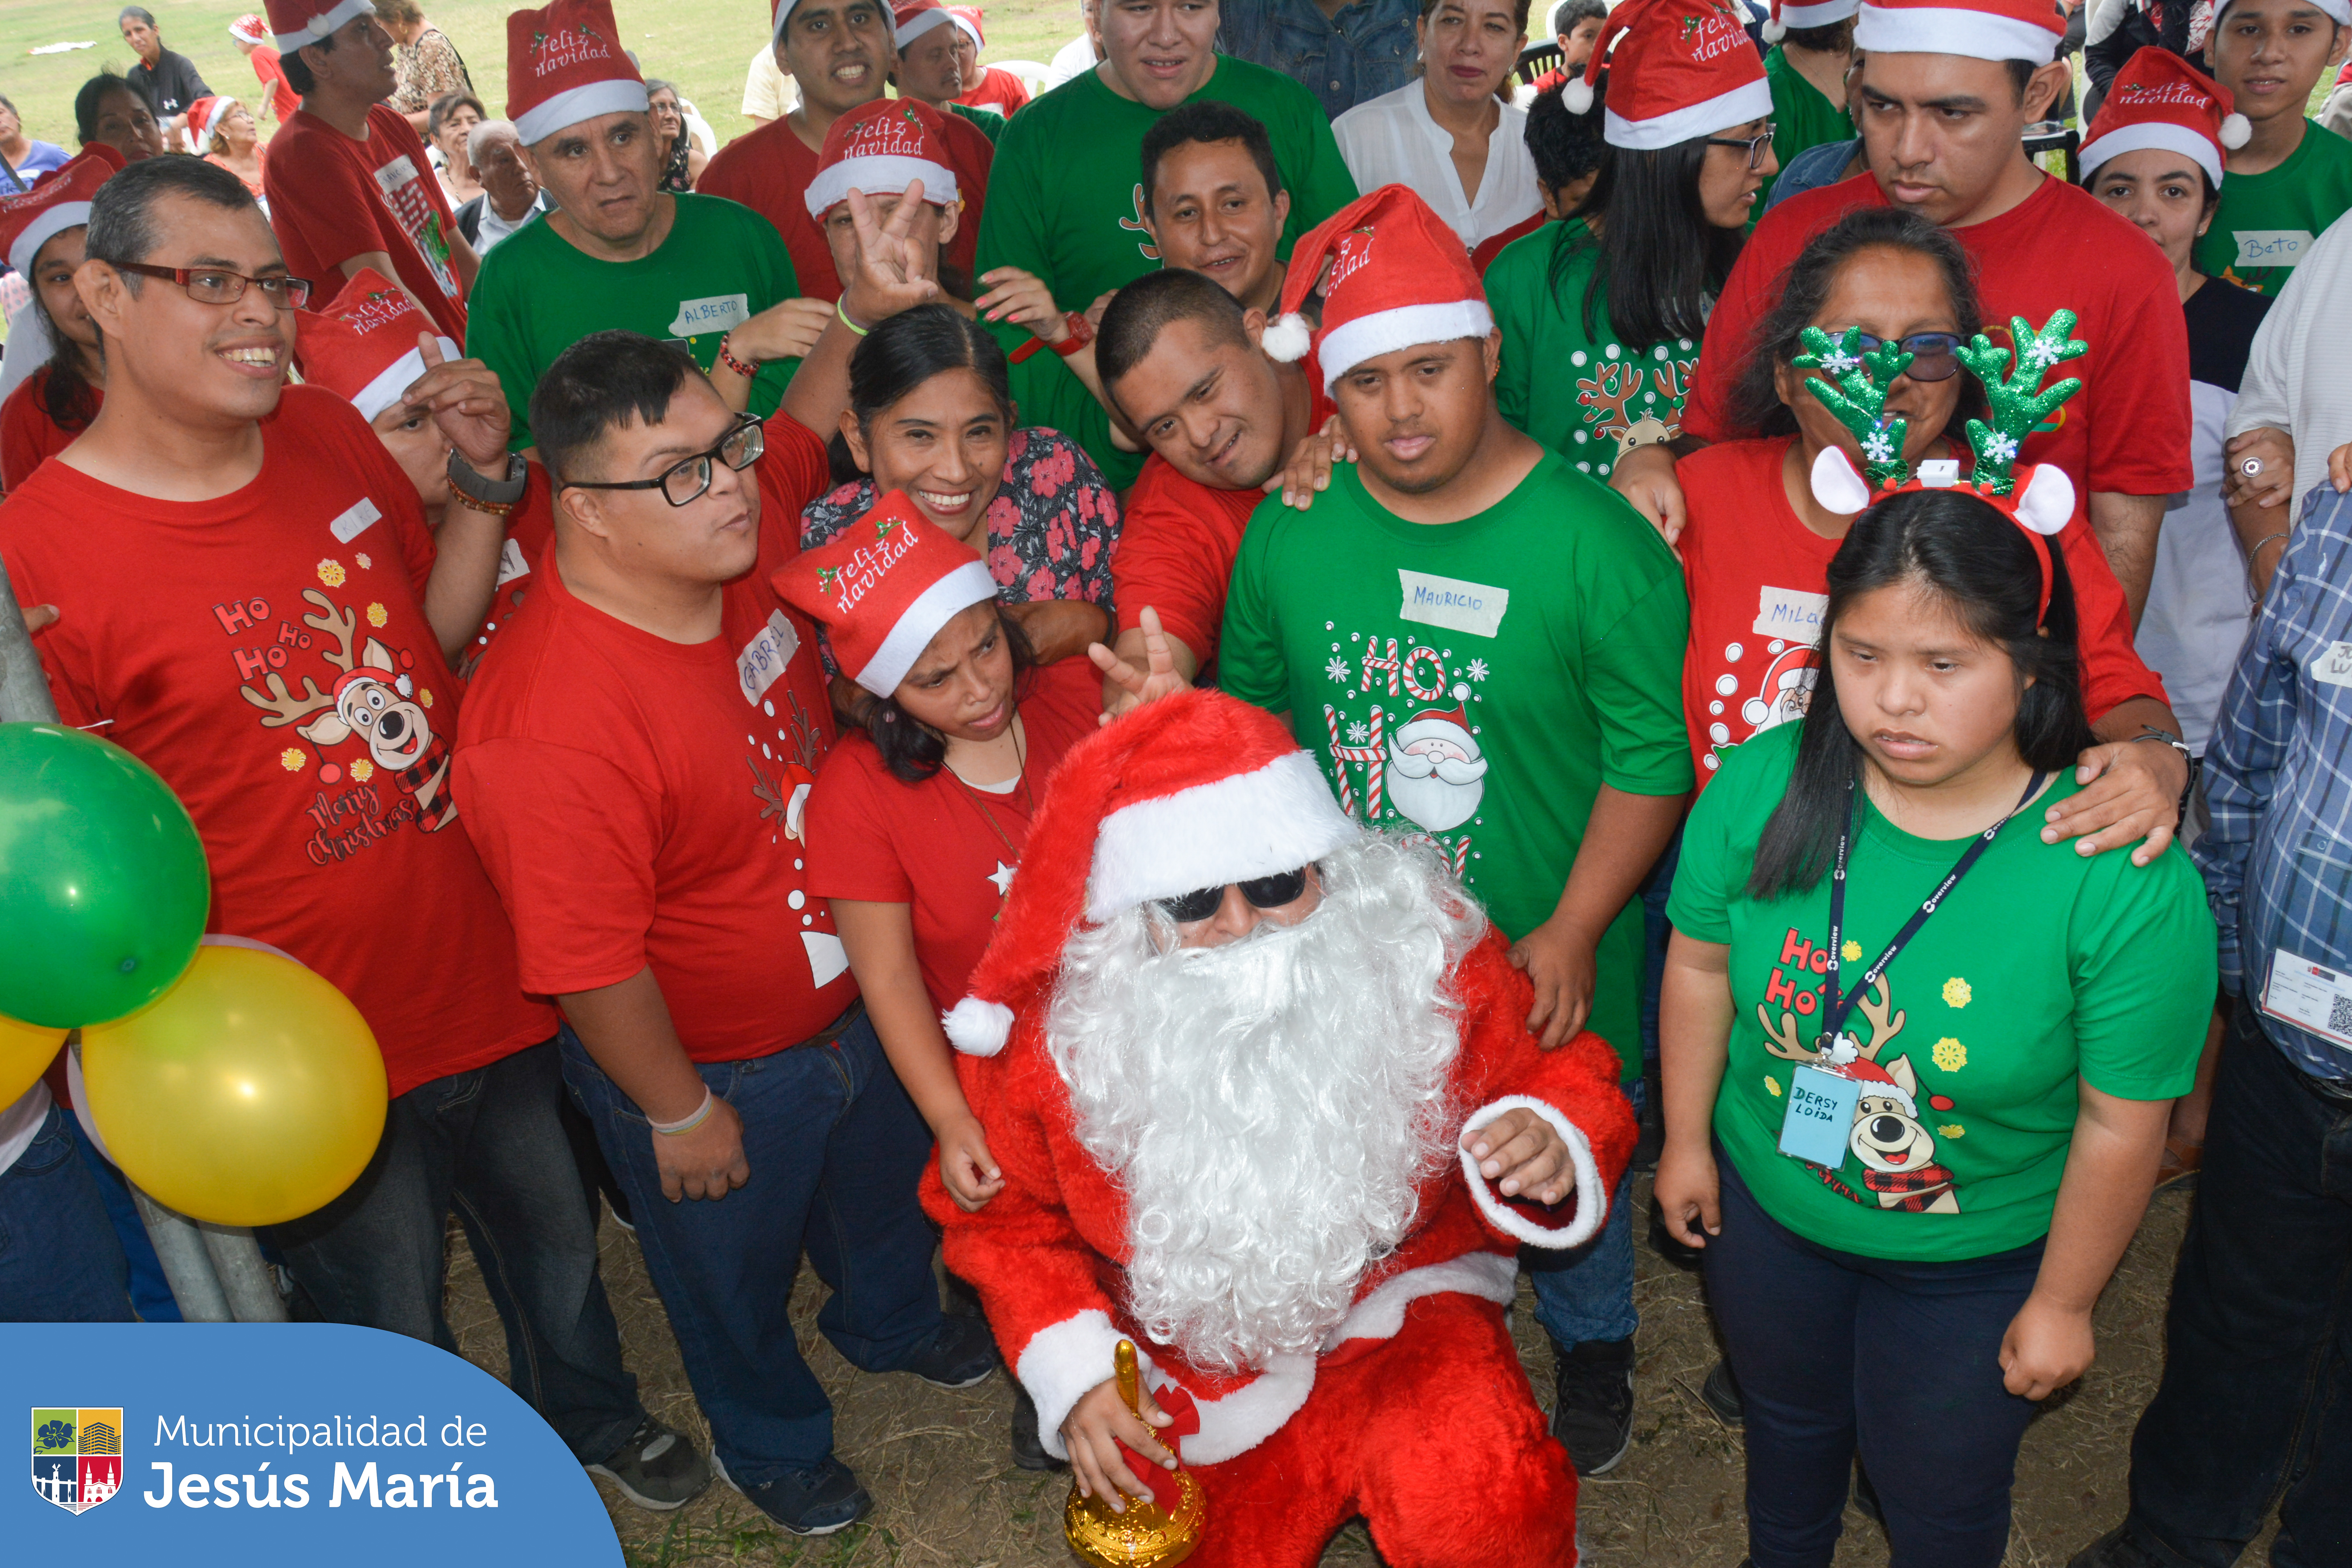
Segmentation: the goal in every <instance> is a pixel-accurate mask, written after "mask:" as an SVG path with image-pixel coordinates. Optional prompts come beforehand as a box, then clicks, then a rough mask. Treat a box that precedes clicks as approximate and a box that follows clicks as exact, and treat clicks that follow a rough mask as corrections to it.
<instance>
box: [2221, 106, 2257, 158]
mask: <svg viewBox="0 0 2352 1568" xmlns="http://www.w3.org/2000/svg"><path fill="white" fill-rule="evenodd" d="M2253 133H2254V127H2253V122H2252V121H2249V120H2248V119H2247V118H2246V117H2245V116H2244V115H2242V114H2239V113H2237V112H2235V111H2234V110H2233V111H2232V112H2231V113H2229V114H2225V115H2223V116H2222V117H2221V145H2222V146H2224V147H2226V148H2228V149H2229V150H2230V151H2231V152H2232V153H2234V152H2236V151H2237V150H2238V149H2239V148H2241V147H2242V146H2244V145H2245V144H2246V142H2247V140H2248V139H2249V138H2251V137H2252V135H2253Z"/></svg>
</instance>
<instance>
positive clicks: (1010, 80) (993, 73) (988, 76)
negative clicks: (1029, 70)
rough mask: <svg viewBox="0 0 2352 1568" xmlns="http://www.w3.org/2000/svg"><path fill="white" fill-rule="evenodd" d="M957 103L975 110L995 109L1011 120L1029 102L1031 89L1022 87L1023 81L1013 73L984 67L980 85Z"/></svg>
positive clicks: (992, 67)
mask: <svg viewBox="0 0 2352 1568" xmlns="http://www.w3.org/2000/svg"><path fill="white" fill-rule="evenodd" d="M956 101H957V102H958V103H961V104H966V105H969V106H970V107H971V108H973V109H993V110H997V111H998V112H999V113H1001V114H1003V116H1004V117H1005V118H1006V119H1008V120H1009V119H1011V118H1012V117H1013V111H1014V110H1017V109H1020V108H1021V107H1023V106H1024V105H1025V104H1026V103H1027V102H1028V101H1029V89H1027V88H1025V87H1024V86H1022V85H1021V79H1020V78H1019V77H1017V76H1014V75H1013V73H1012V72H1011V71H1009V70H1004V69H1003V68H999V67H996V66H982V68H981V72H980V85H979V86H978V87H975V88H973V89H971V91H970V92H967V93H965V94H964V95H963V96H962V97H961V98H959V99H957V100H956Z"/></svg>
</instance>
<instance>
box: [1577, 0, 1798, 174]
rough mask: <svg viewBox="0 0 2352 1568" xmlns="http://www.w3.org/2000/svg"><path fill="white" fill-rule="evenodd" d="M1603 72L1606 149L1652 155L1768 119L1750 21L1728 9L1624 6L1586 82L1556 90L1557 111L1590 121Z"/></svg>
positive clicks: (1767, 89) (1767, 90)
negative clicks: (1606, 77) (1606, 91)
mask: <svg viewBox="0 0 2352 1568" xmlns="http://www.w3.org/2000/svg"><path fill="white" fill-rule="evenodd" d="M1604 67H1605V68H1607V70H1608V72H1609V107H1608V109H1607V110H1606V111H1604V112H1603V114H1602V115H1601V140H1603V141H1605V142H1608V143H1609V144H1610V145H1611V146H1612V147H1623V148H1626V149H1627V150H1629V151H1632V152H1636V153H1654V152H1656V151H1657V150H1658V149H1659V148H1661V147H1672V146H1675V145H1677V144H1678V143H1680V142H1688V141H1690V140H1692V139H1693V138H1694V137H1699V136H1712V135H1714V134H1715V133H1716V132H1718V131H1725V130H1728V129H1729V128H1730V127H1732V126H1734V125H1745V124H1747V123H1748V121H1751V120H1769V119H1770V118H1771V114H1772V86H1771V83H1769V81H1767V80H1766V79H1765V78H1764V61H1763V60H1762V58H1759V56H1758V55H1757V53H1756V46H1755V45H1753V44H1751V43H1750V42H1748V26H1747V17H1746V16H1744V15H1743V14H1742V13H1740V12H1738V11H1737V10H1735V9H1733V8H1732V7H1731V5H1729V4H1727V0H1624V3H1623V4H1622V5H1619V6H1618V7H1617V9H1615V10H1614V11H1612V12H1611V13H1609V20H1608V21H1607V22H1606V23H1604V24H1602V26H1601V37H1599V38H1598V39H1597V40H1595V42H1594V44H1593V48H1592V58H1591V59H1590V60H1588V61H1587V62H1586V63H1585V67H1584V74H1583V75H1582V76H1580V77H1579V78H1577V79H1575V80H1573V81H1571V82H1570V83H1569V84H1568V86H1566V87H1565V88H1563V89H1560V95H1559V101H1560V106H1561V107H1562V108H1564V109H1566V110H1568V111H1569V112H1570V114H1585V113H1589V112H1590V111H1591V108H1592V101H1593V97H1594V93H1595V89H1598V88H1599V86H1600V84H1601V71H1602V69H1603V68H1604Z"/></svg>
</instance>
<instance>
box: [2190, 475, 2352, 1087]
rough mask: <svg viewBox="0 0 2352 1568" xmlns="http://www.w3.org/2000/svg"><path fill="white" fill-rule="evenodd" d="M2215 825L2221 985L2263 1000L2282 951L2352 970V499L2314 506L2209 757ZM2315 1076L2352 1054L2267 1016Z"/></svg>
mask: <svg viewBox="0 0 2352 1568" xmlns="http://www.w3.org/2000/svg"><path fill="white" fill-rule="evenodd" d="M2205 796H2206V803H2207V805H2209V806H2210V809H2211V811H2212V816H2213V826H2212V827H2211V828H2210V830H2209V831H2208V832H2207V833H2206V834H2205V836H2204V837H2201V838H2200V839H2199V840H2198V841H2197V844H2196V847H2195V848H2194V849H2192V850H2191V851H2190V853H2191V855H2192V856H2193V858H2195V860H2196V862H2197V865H2198V868H2199V869H2200V870H2202V871H2203V872H2204V873H2205V888H2206V892H2207V894H2208V895H2209V896H2210V898H2211V900H2212V903H2213V919H2214V922H2215V923H2216V924H2217V925H2219V926H2220V927H2221V985H2222V988H2223V989H2224V990H2227V991H2229V992H2230V993H2231V994H2234V995H2238V996H2242V997H2245V998H2247V999H2248V1000H2258V999H2259V998H2260V996H2261V994H2262V993H2263V988H2264V987H2265V985H2266V984H2268V982H2269V979H2270V965H2271V961H2272V958H2273V955H2274V954H2276V953H2277V952H2280V951H2282V950H2284V951H2285V952H2291V953H2294V955H2296V956H2297V957H2300V958H2305V959H2309V960H2310V961H2312V962H2313V963H2321V964H2326V965H2327V966H2328V967H2329V968H2332V969H2337V970H2352V496H2339V495H2337V494H2336V492H2335V490H2334V489H2331V488H2330V487H2329V486H2327V485H2326V484H2321V485H2319V486H2317V487H2315V489H2313V490H2312V491H2311V493H2310V495H2309V496H2307V497H2305V502H2304V513H2303V521H2301V522H2300V523H2298V524H2297V525H2296V527H2295V530H2294V537H2293V538H2292V539H2290V540H2289V541H2288V542H2287V547H2286V554H2285V556H2284V558H2283V559H2282V560H2281V561H2280V562H2279V566H2278V574H2277V575H2276V576H2275V577H2273V579H2272V580H2271V589H2270V597H2269V598H2268V599H2267V600H2266V601H2264V603H2263V609H2262V614H2261V616H2258V617H2257V618H2256V620H2255V622H2254V628H2253V632H2252V636H2250V637H2248V638H2247V639H2246V646H2245V647H2244V649H2243V650H2242V652H2241V653H2240V654H2239V656H2238V667H2237V668H2236V670H2235V671H2234V672H2232V673H2231V677H2230V689H2229V692H2228V695H2227V696H2225V697H2224V698H2223V699H2222V702H2221V722H2220V724H2219V725H2218V726H2217V728H2216V729H2215V731H2214V733H2213V740H2212V742H2211V743H2210V745H2209V746H2208V747H2207V748H2206V751H2205ZM2263 1031H2264V1032H2265V1033H2266V1034H2268V1035H2269V1036H2270V1037H2271V1038H2272V1039H2273V1040H2274V1041H2276V1042H2277V1043H2278V1045H2279V1047H2280V1048H2281V1049H2282V1050H2284V1052H2285V1053H2286V1055H2287V1058H2289V1059H2290V1060H2291V1061H2293V1062H2294V1065H2295V1066H2296V1067H2298V1068H2302V1070H2303V1071H2304V1072H2305V1073H2307V1074H2309V1075H2310V1076H2312V1077H2314V1078H2319V1079H2340V1080H2352V1049H2347V1048H2346V1047H2341V1046H2338V1045H2336V1044H2335V1043H2334V1042H2333V1041H2330V1040H2328V1039H2326V1038H2325V1037H2321V1036H2318V1035H2315V1034H2312V1033H2311V1032H2309V1031H2308V1030H2305V1029H2301V1028H2298V1027H2296V1026H2294V1025H2292V1024H2289V1023H2287V1022H2285V1021H2284V1019H2281V1018H2276V1017H2270V1016H2265V1017H2264V1019H2263Z"/></svg>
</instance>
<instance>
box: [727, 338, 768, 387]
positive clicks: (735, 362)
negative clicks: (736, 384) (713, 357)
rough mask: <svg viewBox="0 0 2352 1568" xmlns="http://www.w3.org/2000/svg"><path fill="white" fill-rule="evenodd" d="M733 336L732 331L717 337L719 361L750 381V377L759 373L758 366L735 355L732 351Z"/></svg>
mask: <svg viewBox="0 0 2352 1568" xmlns="http://www.w3.org/2000/svg"><path fill="white" fill-rule="evenodd" d="M734 338H735V334H734V333H732V332H729V333H726V334H725V335H723V336H722V337H720V338H719V363H720V364H723V365H725V366H726V367H727V368H728V369H729V370H731V371H733V372H734V373H735V374H737V375H740V376H741V377H742V378H743V379H744V380H745V381H750V380H751V378H752V377H754V376H756V375H758V374H760V367H759V366H758V365H756V364H745V363H743V362H742V361H741V360H740V359H737V358H736V357H735V355H734V353H733V346H734Z"/></svg>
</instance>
